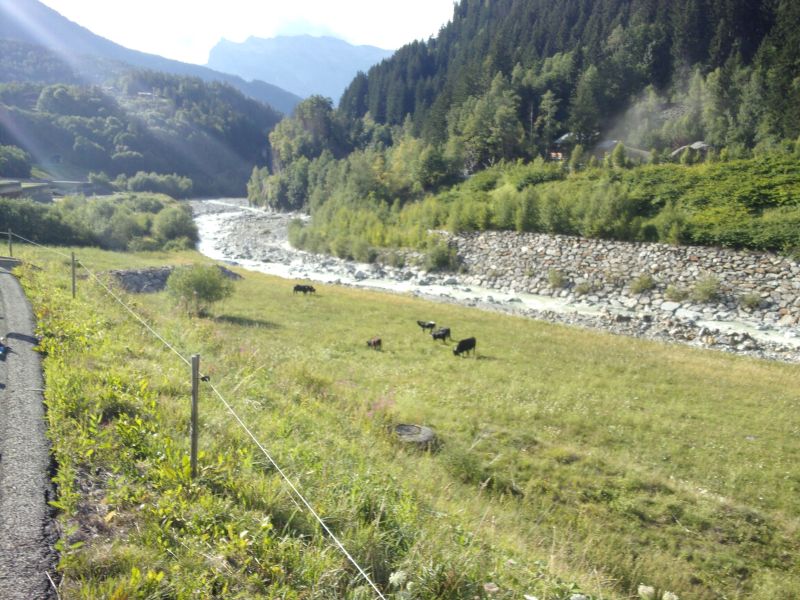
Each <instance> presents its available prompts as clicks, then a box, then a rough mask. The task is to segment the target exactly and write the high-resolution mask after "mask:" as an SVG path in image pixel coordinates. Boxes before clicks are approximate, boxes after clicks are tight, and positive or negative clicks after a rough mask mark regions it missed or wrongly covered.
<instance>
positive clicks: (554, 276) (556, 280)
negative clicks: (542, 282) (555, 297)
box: [547, 269, 567, 290]
mask: <svg viewBox="0 0 800 600" xmlns="http://www.w3.org/2000/svg"><path fill="white" fill-rule="evenodd" d="M547 283H549V284H550V287H551V288H553V289H554V290H560V289H563V288H565V287H567V278H566V276H565V275H564V274H563V273H562V272H561V271H559V270H558V269H550V270H549V271H548V272H547Z"/></svg>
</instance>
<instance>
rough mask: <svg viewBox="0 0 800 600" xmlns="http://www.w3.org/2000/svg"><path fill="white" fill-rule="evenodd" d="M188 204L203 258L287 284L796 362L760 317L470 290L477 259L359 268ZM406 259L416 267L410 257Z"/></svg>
mask: <svg viewBox="0 0 800 600" xmlns="http://www.w3.org/2000/svg"><path fill="white" fill-rule="evenodd" d="M191 205H192V209H193V211H194V215H195V221H196V222H197V224H198V228H199V230H200V237H201V240H200V245H199V249H200V251H201V252H202V253H203V254H205V255H207V256H209V257H211V258H214V259H217V260H221V261H225V262H228V263H231V264H235V265H238V266H241V267H243V268H246V269H250V270H255V271H260V272H263V273H269V274H272V275H278V276H281V277H284V278H287V279H291V280H292V281H316V282H323V283H331V284H336V285H348V286H358V287H365V288H372V289H381V290H386V291H389V292H394V293H407V294H412V295H415V296H419V297H422V298H425V299H429V300H435V301H439V302H452V303H459V304H463V305H466V306H472V307H476V308H480V309H483V310H493V311H500V312H506V313H510V314H515V315H519V316H525V317H529V318H534V319H540V320H545V321H550V322H557V323H563V324H566V325H572V326H580V327H587V328H593V329H602V330H604V331H609V332H611V333H615V334H619V335H629V336H634V337H643V338H649V339H656V340H660V341H663V342H667V343H681V344H688V345H692V346H699V347H704V348H713V349H717V350H721V351H725V352H734V353H738V354H747V355H752V356H757V357H759V358H766V359H772V360H781V361H788V362H800V332H799V331H798V328H797V327H796V326H794V325H789V326H785V325H781V324H779V323H765V322H764V319H763V316H760V317H758V318H756V316H753V318H748V314H746V313H739V314H732V313H731V312H730V311H728V312H725V311H714V310H696V308H697V307H692V306H687V307H680V306H679V307H671V306H668V307H667V308H669V309H671V310H661V309H660V306H659V307H655V306H652V305H650V304H648V303H641V302H639V301H636V302H633V301H631V302H620V301H618V299H613V300H612V299H610V298H607V297H604V296H603V295H598V294H587V297H580V298H577V297H576V296H575V295H574V294H568V293H564V294H550V295H546V294H537V293H525V292H518V291H515V289H513V287H512V286H510V285H508V282H504V281H493V282H491V285H492V287H486V286H485V285H475V283H476V281H481V282H482V281H483V278H480V279H479V278H476V272H478V271H480V270H484V271H485V269H486V268H487V265H485V264H484V265H479V264H478V265H476V264H475V263H476V256H475V253H474V252H472V253H471V254H470V256H469V259H470V262H471V264H470V265H469V266H468V268H469V270H468V271H467V272H466V273H463V274H453V273H429V272H426V271H425V270H423V269H421V268H418V267H413V266H407V267H403V268H395V267H391V266H387V265H379V264H362V263H356V262H353V261H346V260H341V259H338V258H335V257H331V256H327V255H320V254H313V253H308V252H303V251H299V250H296V249H294V248H292V247H291V245H290V244H289V242H288V235H287V228H288V225H289V223H290V222H291V220H292V219H294V218H304V217H303V216H301V215H292V214H284V213H271V212H266V211H263V210H260V209H254V208H250V207H248V206H247V204H246V202H245V201H243V200H241V199H219V200H202V201H192V202H191ZM509 235H514V234H509ZM410 258H411V259H412V260H413V256H412V257H410ZM409 262H411V260H410V261H409ZM478 262H479V260H478Z"/></svg>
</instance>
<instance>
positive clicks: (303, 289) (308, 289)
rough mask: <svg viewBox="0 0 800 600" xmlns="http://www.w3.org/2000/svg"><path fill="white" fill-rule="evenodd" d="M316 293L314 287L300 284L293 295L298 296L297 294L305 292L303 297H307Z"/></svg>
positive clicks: (295, 287)
mask: <svg viewBox="0 0 800 600" xmlns="http://www.w3.org/2000/svg"><path fill="white" fill-rule="evenodd" d="M316 291H317V290H315V289H314V286H313V285H303V284H302V283H298V284H297V285H296V286H294V290H293V292H292V293H293V294H296V293H297V292H303V295H305V294H314V293H316Z"/></svg>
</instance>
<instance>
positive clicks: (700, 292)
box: [691, 275, 720, 302]
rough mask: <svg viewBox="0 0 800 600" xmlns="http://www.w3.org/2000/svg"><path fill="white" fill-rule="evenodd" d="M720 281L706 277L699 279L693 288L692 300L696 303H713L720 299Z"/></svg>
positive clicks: (710, 276)
mask: <svg viewBox="0 0 800 600" xmlns="http://www.w3.org/2000/svg"><path fill="white" fill-rule="evenodd" d="M719 285H720V284H719V279H717V278H716V277H714V276H713V275H706V276H705V277H703V278H701V279H699V280H698V281H697V283H695V284H694V287H693V288H692V294H691V296H692V300H694V301H695V302H713V301H715V300H717V299H718V298H719Z"/></svg>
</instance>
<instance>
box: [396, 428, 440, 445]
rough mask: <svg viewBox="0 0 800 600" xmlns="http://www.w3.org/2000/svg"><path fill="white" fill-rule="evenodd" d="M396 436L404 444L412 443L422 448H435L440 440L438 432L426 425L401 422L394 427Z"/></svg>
mask: <svg viewBox="0 0 800 600" xmlns="http://www.w3.org/2000/svg"><path fill="white" fill-rule="evenodd" d="M393 431H394V435H395V437H396V438H397V439H398V440H399V441H401V442H403V443H404V444H411V445H413V446H416V447H417V448H420V449H421V450H433V449H435V448H437V447H438V445H439V442H438V439H437V437H436V432H435V431H434V430H433V429H431V428H430V427H426V426H425V425H409V424H406V423H400V424H398V425H395V426H394V428H393Z"/></svg>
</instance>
